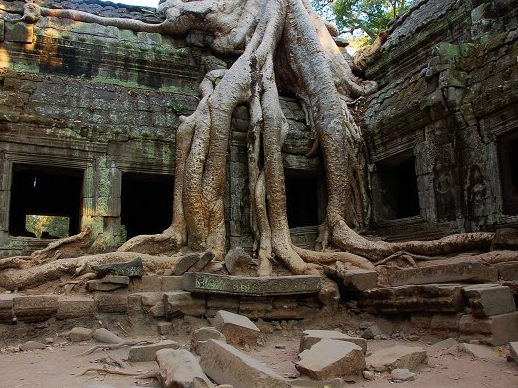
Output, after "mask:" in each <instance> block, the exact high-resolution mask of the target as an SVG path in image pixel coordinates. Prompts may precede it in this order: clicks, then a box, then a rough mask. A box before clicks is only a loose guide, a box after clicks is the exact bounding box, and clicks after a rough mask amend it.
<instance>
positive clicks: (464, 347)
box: [458, 343, 501, 361]
mask: <svg viewBox="0 0 518 388" xmlns="http://www.w3.org/2000/svg"><path fill="white" fill-rule="evenodd" d="M458 349H459V351H460V352H463V353H467V354H469V355H470V356H471V357H473V358H480V359H483V360H495V361H496V360H499V359H501V357H499V356H498V355H497V354H496V353H495V352H494V351H493V349H491V348H490V347H487V346H483V345H476V344H466V343H462V344H459V345H458Z"/></svg>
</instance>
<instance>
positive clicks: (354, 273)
mask: <svg viewBox="0 0 518 388" xmlns="http://www.w3.org/2000/svg"><path fill="white" fill-rule="evenodd" d="M343 279H344V286H345V287H346V288H351V289H353V290H356V291H365V290H369V289H371V288H376V287H377V286H378V273H377V272H376V271H371V270H367V269H354V270H349V271H347V272H346V273H345V275H344V278H343Z"/></svg>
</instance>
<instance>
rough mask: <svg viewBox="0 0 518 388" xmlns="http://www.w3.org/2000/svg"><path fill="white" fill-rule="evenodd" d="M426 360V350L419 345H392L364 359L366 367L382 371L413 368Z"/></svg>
mask: <svg viewBox="0 0 518 388" xmlns="http://www.w3.org/2000/svg"><path fill="white" fill-rule="evenodd" d="M427 360H428V356H427V354H426V351H425V350H424V349H423V348H421V347H414V346H404V345H394V346H391V347H389V348H386V349H381V350H378V351H376V352H375V353H373V354H372V355H370V356H369V357H367V359H366V360H365V361H366V363H367V368H368V369H372V370H375V371H377V372H383V371H386V370H393V369H396V368H401V369H410V370H414V369H415V368H416V367H418V366H419V365H421V364H423V363H426V362H427Z"/></svg>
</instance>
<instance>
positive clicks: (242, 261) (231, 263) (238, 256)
mask: <svg viewBox="0 0 518 388" xmlns="http://www.w3.org/2000/svg"><path fill="white" fill-rule="evenodd" d="M224 261H225V268H226V269H227V271H228V272H229V273H230V274H231V275H246V274H247V273H248V272H249V268H248V266H249V265H250V264H252V256H250V255H249V254H248V253H247V252H245V250H244V249H243V248H241V247H236V248H232V249H230V250H229V251H228V252H227V254H226V255H225V260H224Z"/></svg>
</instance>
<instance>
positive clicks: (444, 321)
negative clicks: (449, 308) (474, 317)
mask: <svg viewBox="0 0 518 388" xmlns="http://www.w3.org/2000/svg"><path fill="white" fill-rule="evenodd" d="M459 320H460V315H458V314H434V315H433V316H432V319H431V321H430V328H431V329H438V330H455V331H457V330H459Z"/></svg>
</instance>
